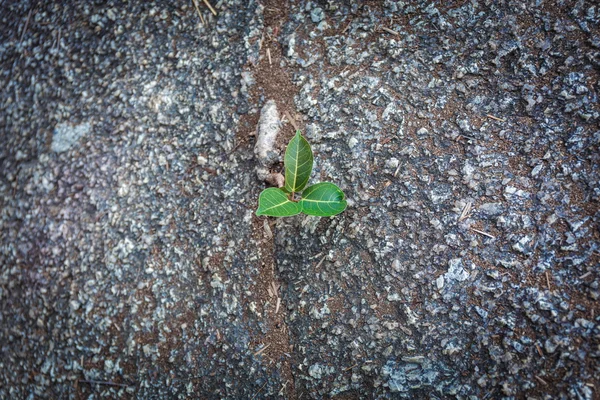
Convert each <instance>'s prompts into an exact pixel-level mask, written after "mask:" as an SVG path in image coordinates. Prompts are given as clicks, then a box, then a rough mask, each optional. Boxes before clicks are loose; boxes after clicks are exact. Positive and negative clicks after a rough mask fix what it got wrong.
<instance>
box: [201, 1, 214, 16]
mask: <svg viewBox="0 0 600 400" xmlns="http://www.w3.org/2000/svg"><path fill="white" fill-rule="evenodd" d="M202 1H204V4H206V7H208V8H209V9H210V11H211V12H212V13H213V14H214V15H215V17H216V16H217V12H216V11H215V9H214V8H212V6H211V5H210V3H209V2H208V0H202Z"/></svg>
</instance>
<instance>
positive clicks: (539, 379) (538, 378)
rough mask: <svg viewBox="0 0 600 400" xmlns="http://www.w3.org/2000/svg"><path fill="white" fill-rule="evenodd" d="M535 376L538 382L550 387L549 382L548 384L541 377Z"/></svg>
mask: <svg viewBox="0 0 600 400" xmlns="http://www.w3.org/2000/svg"><path fill="white" fill-rule="evenodd" d="M534 376H535V379H537V380H538V381H540V382H542V383H543V384H544V385H546V386H547V385H548V382H546V381H545V380H543V379H542V378H540V377H539V376H537V375H534Z"/></svg>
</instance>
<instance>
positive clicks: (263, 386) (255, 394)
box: [250, 381, 269, 400]
mask: <svg viewBox="0 0 600 400" xmlns="http://www.w3.org/2000/svg"><path fill="white" fill-rule="evenodd" d="M267 382H269V381H267ZM267 382H265V384H264V385H262V386H261V387H260V389H258V392H256V393H254V396H252V399H250V400H254V398H255V397H256V396H258V394H259V393H260V392H262V390H263V389H264V388H265V386H267Z"/></svg>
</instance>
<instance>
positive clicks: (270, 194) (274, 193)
mask: <svg viewBox="0 0 600 400" xmlns="http://www.w3.org/2000/svg"><path fill="white" fill-rule="evenodd" d="M301 211H302V207H301V206H300V203H295V202H293V201H290V199H288V196H287V194H285V192H284V191H283V190H281V189H278V188H268V189H265V190H263V191H262V193H261V194H260V197H259V198H258V210H256V215H268V216H271V217H289V216H292V215H296V214H300V212H301Z"/></svg>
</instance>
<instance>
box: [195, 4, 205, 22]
mask: <svg viewBox="0 0 600 400" xmlns="http://www.w3.org/2000/svg"><path fill="white" fill-rule="evenodd" d="M192 3H194V7H196V11H197V12H198V16H199V17H200V23H201V24H202V25H206V21H204V17H203V16H202V13H201V12H200V7H198V3H197V2H196V0H192Z"/></svg>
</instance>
